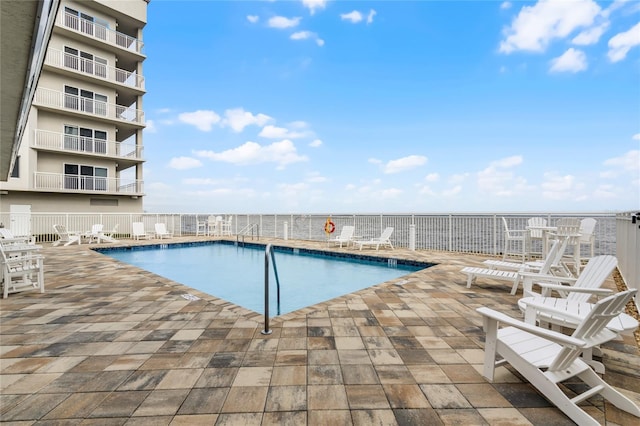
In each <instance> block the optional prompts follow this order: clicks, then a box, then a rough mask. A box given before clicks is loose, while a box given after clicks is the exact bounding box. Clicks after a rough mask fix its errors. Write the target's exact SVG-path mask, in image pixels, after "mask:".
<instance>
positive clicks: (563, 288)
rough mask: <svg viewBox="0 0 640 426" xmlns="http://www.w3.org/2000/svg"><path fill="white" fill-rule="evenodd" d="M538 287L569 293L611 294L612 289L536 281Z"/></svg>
mask: <svg viewBox="0 0 640 426" xmlns="http://www.w3.org/2000/svg"><path fill="white" fill-rule="evenodd" d="M536 284H538V285H539V286H540V287H543V288H545V289H548V290H556V291H566V292H569V293H589V294H611V293H613V290H609V289H608V288H584V287H572V286H570V285H557V284H548V283H536Z"/></svg>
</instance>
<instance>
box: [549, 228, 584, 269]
mask: <svg viewBox="0 0 640 426" xmlns="http://www.w3.org/2000/svg"><path fill="white" fill-rule="evenodd" d="M555 227H556V231H555V232H551V233H549V238H567V248H569V247H571V250H572V251H571V253H570V254H565V258H568V259H569V260H571V262H572V263H573V265H574V268H575V273H576V275H579V274H580V269H581V268H580V266H581V265H580V219H578V218H575V217H563V218H561V219H558V220H557V221H556V223H555Z"/></svg>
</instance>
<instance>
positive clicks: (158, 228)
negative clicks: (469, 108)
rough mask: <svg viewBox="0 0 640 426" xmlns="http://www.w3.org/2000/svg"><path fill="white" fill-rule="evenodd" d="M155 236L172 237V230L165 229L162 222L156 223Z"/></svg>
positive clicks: (161, 237)
mask: <svg viewBox="0 0 640 426" xmlns="http://www.w3.org/2000/svg"><path fill="white" fill-rule="evenodd" d="M155 228H156V238H160V239H163V238H173V232H169V231H167V225H165V224H164V223H156V226H155Z"/></svg>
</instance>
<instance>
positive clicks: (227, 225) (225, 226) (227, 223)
mask: <svg viewBox="0 0 640 426" xmlns="http://www.w3.org/2000/svg"><path fill="white" fill-rule="evenodd" d="M232 224H233V216H227V218H226V219H224V220H223V221H222V225H221V229H220V235H227V236H230V235H232V232H231V228H232Z"/></svg>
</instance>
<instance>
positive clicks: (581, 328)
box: [549, 289, 638, 371]
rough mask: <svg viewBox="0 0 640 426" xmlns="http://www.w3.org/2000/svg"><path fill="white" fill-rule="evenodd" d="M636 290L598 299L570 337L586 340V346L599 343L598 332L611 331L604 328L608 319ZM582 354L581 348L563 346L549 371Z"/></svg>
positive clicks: (561, 366) (622, 308) (616, 314)
mask: <svg viewBox="0 0 640 426" xmlns="http://www.w3.org/2000/svg"><path fill="white" fill-rule="evenodd" d="M637 291H638V290H636V289H632V290H627V291H623V292H620V293H616V294H613V295H611V296H609V297H606V298H604V299H602V300H600V301H598V302H597V303H596V304H595V305H594V306H593V308H592V309H591V312H589V314H588V315H587V316H586V317H585V318H584V319H583V320H582V321H581V322H580V324H578V326H577V327H576V329H575V331H574V332H573V334H572V335H571V337H575V338H576V339H580V340H583V341H585V342H587V344H588V346H593V343H591V345H589V343H590V342H594V341H595V344H598V343H600V342H599V341H598V339H597V337H598V335H599V334H600V333H613V332H612V331H610V330H608V329H607V328H606V326H607V324H608V323H609V321H611V320H612V319H613V318H614V317H616V316H618V315H620V313H621V312H623V311H624V308H625V305H626V304H627V302H628V301H629V299H631V297H633V296H634V295H635V294H636V292H637ZM581 354H582V348H578V347H571V346H565V347H563V348H562V350H561V351H560V352H559V353H558V355H557V356H556V357H555V359H554V360H553V361H552V362H551V363H550V365H549V371H561V370H564V369H566V368H569V367H570V366H571V364H572V363H573V361H575V360H576V358H578V357H579V356H580V355H581Z"/></svg>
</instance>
